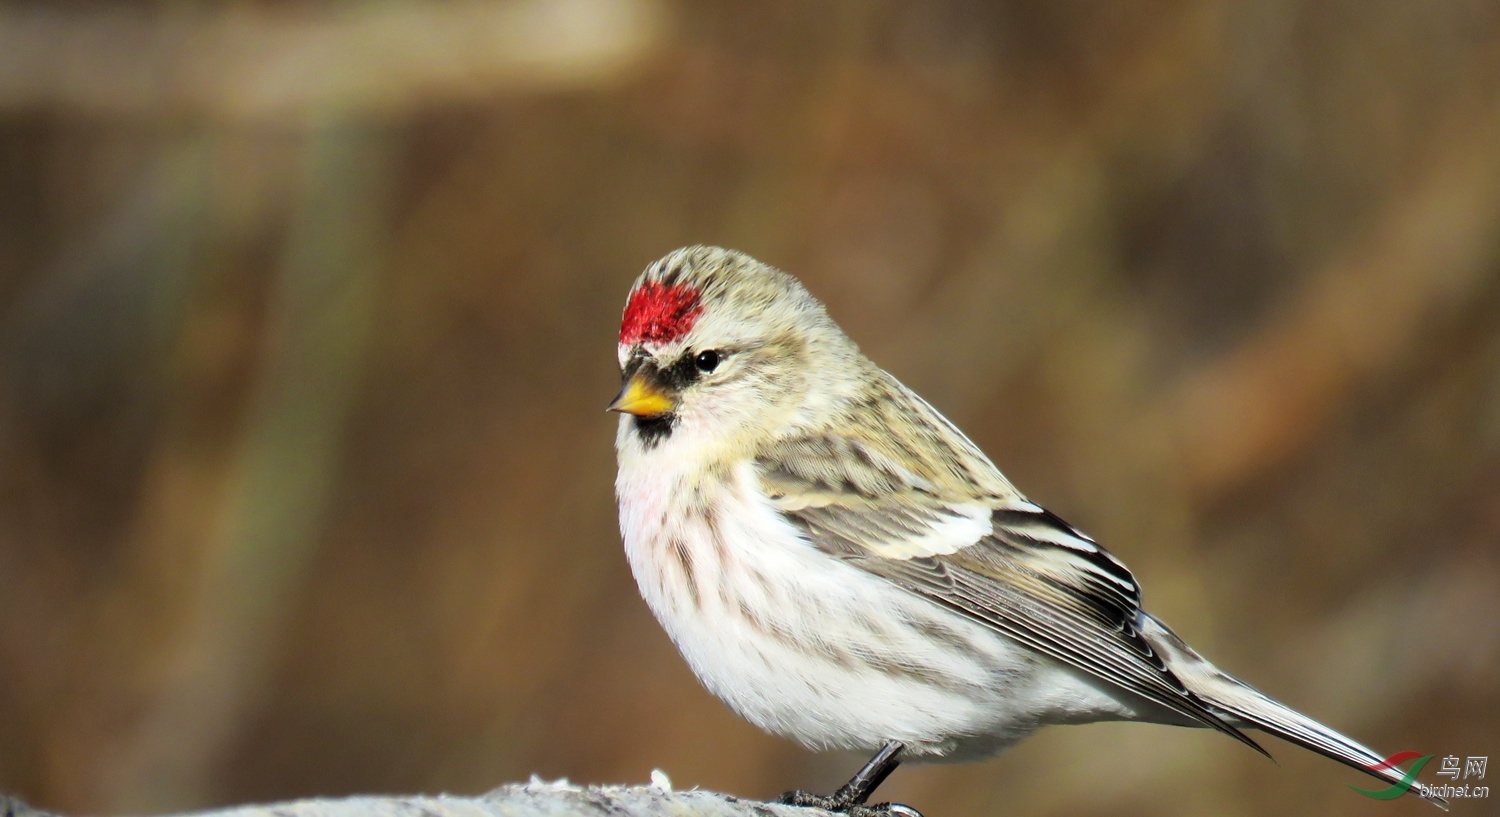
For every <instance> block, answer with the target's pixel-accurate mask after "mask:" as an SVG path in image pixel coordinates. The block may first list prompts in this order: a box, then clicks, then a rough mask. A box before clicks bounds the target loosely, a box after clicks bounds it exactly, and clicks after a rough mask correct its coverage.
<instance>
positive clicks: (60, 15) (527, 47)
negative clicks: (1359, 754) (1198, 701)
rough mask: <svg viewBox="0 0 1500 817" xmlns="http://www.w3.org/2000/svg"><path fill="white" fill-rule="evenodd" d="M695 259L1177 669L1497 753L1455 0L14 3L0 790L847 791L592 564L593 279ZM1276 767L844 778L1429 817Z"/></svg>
mask: <svg viewBox="0 0 1500 817" xmlns="http://www.w3.org/2000/svg"><path fill="white" fill-rule="evenodd" d="M691 243H717V244H723V245H727V246H732V247H736V248H739V249H742V250H744V251H747V252H749V253H751V254H753V255H756V256H758V257H760V258H762V259H763V260H766V261H769V262H771V263H774V264H776V265H778V266H781V267H783V268H785V269H788V270H790V271H792V272H794V273H795V274H797V275H799V276H800V277H802V278H803V280H804V281H805V282H806V283H807V285H808V286H809V287H810V288H811V289H812V291H813V292H814V293H816V294H817V295H819V296H820V297H821V298H823V299H824V300H825V301H826V302H827V303H828V305H829V308H830V310H831V311H832V314H833V315H834V317H835V318H836V319H837V320H839V321H840V322H841V323H842V324H843V325H844V327H845V328H846V329H847V330H848V331H849V332H850V334H851V335H852V336H853V337H854V338H855V339H856V340H857V341H859V342H860V343H861V344H862V345H863V346H864V348H865V350H866V351H867V352H868V353H869V354H871V355H872V356H873V357H874V358H875V359H876V360H877V361H879V362H881V363H882V364H884V365H885V366H886V367H887V368H889V369H891V370H892V371H894V372H895V373H896V374H897V375H898V376H899V377H901V378H902V379H904V380H905V381H906V382H907V383H908V384H910V385H911V386H913V387H914V388H916V389H917V390H918V391H920V392H921V393H922V394H924V395H925V396H926V397H927V398H929V399H930V400H931V402H932V403H934V404H935V405H936V406H937V407H939V408H940V409H941V410H943V411H944V412H945V413H947V415H948V416H949V417H950V418H952V419H953V420H954V421H956V422H957V423H958V424H959V425H960V426H961V427H963V428H964V429H966V430H967V431H968V432H970V433H971V434H972V435H973V437H974V438H975V440H976V441H977V442H979V443H980V444H981V446H982V447H983V448H984V449H985V450H987V451H988V452H989V453H990V454H991V455H992V456H993V457H994V458H995V459H996V461H997V462H999V463H1000V464H1001V465H1002V467H1004V468H1005V470H1006V471H1007V473H1008V474H1009V475H1010V477H1011V478H1012V479H1013V480H1014V481H1015V482H1016V483H1017V484H1018V485H1019V486H1020V487H1021V489H1022V490H1023V491H1026V492H1027V493H1028V494H1029V495H1030V496H1032V497H1033V498H1034V499H1037V500H1038V501H1041V502H1043V503H1045V504H1047V505H1048V506H1049V507H1051V508H1053V509H1054V510H1056V511H1057V512H1058V513H1060V514H1061V515H1062V516H1063V517H1065V518H1067V519H1069V520H1071V521H1073V522H1074V523H1075V524H1078V525H1079V526H1081V527H1082V528H1083V529H1085V530H1087V531H1089V532H1091V533H1092V534H1094V535H1095V536H1096V537H1098V538H1099V539H1100V540H1101V541H1103V542H1104V543H1106V545H1108V546H1109V547H1111V548H1112V549H1113V550H1114V551H1115V552H1116V553H1118V554H1119V555H1120V556H1121V557H1122V558H1124V559H1125V560H1126V561H1127V562H1128V563H1129V564H1130V565H1131V566H1132V567H1133V568H1134V569H1135V571H1136V572H1137V574H1138V576H1139V578H1140V579H1141V581H1142V583H1143V585H1144V587H1145V588H1146V597H1147V602H1148V605H1149V607H1150V608H1151V609H1152V610H1153V611H1155V612H1156V613H1157V614H1158V615H1160V616H1161V617H1162V618H1164V619H1165V620H1167V621H1168V622H1171V623H1173V624H1174V626H1175V627H1176V628H1177V629H1178V631H1179V632H1181V633H1182V634H1183V635H1184V636H1186V637H1187V638H1188V639H1189V640H1190V641H1192V642H1193V643H1194V644H1195V645H1197V646H1198V647H1199V648H1200V649H1201V650H1202V651H1204V652H1205V653H1206V654H1208V655H1209V656H1210V657H1212V658H1214V659H1215V660H1217V661H1218V662H1219V663H1220V664H1221V665H1222V666H1223V667H1225V668H1226V669H1228V670H1229V671H1231V672H1234V673H1236V674H1239V675H1242V676H1244V677H1246V678H1249V679H1251V680H1253V681H1254V682H1255V683H1256V684H1257V685H1259V686H1260V687H1261V688H1263V689H1264V690H1266V691H1267V692H1269V693H1271V694H1273V695H1275V696H1277V697H1280V698H1282V699H1283V700H1285V701H1287V702H1288V703H1290V704H1292V705H1294V706H1297V707H1298V708H1301V709H1303V710H1304V711H1306V712H1308V713H1310V714H1312V715H1314V716H1316V717H1318V718H1320V719H1323V720H1325V721H1327V722H1329V723H1331V724H1333V725H1336V726H1337V727H1339V728H1342V729H1344V730H1346V731H1348V732H1349V733H1351V734H1352V735H1355V736H1357V737H1359V738H1360V739H1362V740H1365V741H1367V742H1369V743H1370V744H1371V745H1373V746H1375V747H1376V748H1378V749H1380V750H1381V751H1385V752H1396V751H1400V750H1418V751H1421V752H1423V753H1424V754H1425V753H1434V754H1437V755H1438V756H1440V757H1441V756H1443V755H1449V754H1452V755H1458V756H1461V757H1463V756H1471V755H1474V756H1493V755H1500V552H1497V545H1500V5H1497V4H1495V3H1493V2H1483V1H1482V0H1428V1H1427V2H1422V3H1411V2H1408V1H1407V0H1358V2H1354V0H1332V2H1321V1H1319V2H1314V0H1305V1H1299V0H1267V1H1265V2H1223V1H1221V0H1162V1H1161V2H1145V3H1132V4H1106V3H1094V2H1084V1H1083V0H1076V1H1074V0H1065V1H1064V2H1051V1H1049V0H1011V1H1009V2H977V1H976V2H957V1H956V0H953V1H948V2H917V1H916V0H878V2H865V3H836V2H827V1H826V0H813V2H806V0H775V1H774V2H766V3H758V4H752V3H738V2H696V1H695V0H677V1H676V2H672V1H671V0H444V2H416V0H376V1H375V2H357V1H355V0H349V2H322V1H315V0H258V1H257V0H196V1H193V2H187V1H185V0H175V1H174V2H146V1H145V0H137V1H136V2H110V1H107V0H94V1H93V2H84V0H36V1H35V2H14V1H12V2H3V3H0V791H5V792H8V793H11V794H16V795H20V796H22V797H24V798H26V799H27V800H29V801H31V802H32V803H33V804H34V805H38V806H43V807H48V808H52V809H58V810H62V811H67V812H73V813H92V814H119V813H137V814H143V813H152V812H160V811H163V810H167V809H183V808H194V807H207V806H212V805H219V804H230V803H240V802H247V801H264V800H270V799H276V798H289V797H298V796H305V795H338V794H346V793H375V792H441V791H448V792H461V793H477V792H481V791H484V790H487V789H489V788H491V787H494V786H497V785H499V784H502V783H505V782H508V781H515V780H521V779H525V778H527V777H528V776H529V775H531V774H533V773H535V774H539V775H541V776H543V777H546V778H555V777H561V776H566V777H568V778H571V779H572V780H575V781H582V782H641V781H644V780H646V779H647V776H648V774H649V773H650V771H651V770H652V769H653V768H660V769H663V770H665V771H666V772H667V773H668V774H669V775H670V776H671V777H672V779H673V780H674V781H675V782H676V784H677V785H679V786H703V787H707V788H713V789H719V790H724V791H728V792H732V793H735V794H739V795H744V796H749V797H759V798H764V797H769V796H772V795H774V794H776V793H777V792H780V791H782V790H784V789H787V788H792V787H801V788H811V789H830V788H832V787H833V786H835V785H837V784H838V783H840V782H842V781H843V780H844V779H845V777H846V776H847V775H848V774H849V773H850V772H851V771H852V770H853V769H854V767H855V766H856V765H857V764H858V763H859V762H861V760H862V758H859V757H855V756H852V755H825V756H820V755H813V754H810V753H807V752H805V751H803V750H801V749H800V748H798V747H796V746H794V745H792V744H790V743H788V742H785V741H782V740H780V739H777V738H773V737H769V736H765V735H762V734H761V733H759V732H758V731H756V730H755V729H754V728H753V727H751V726H749V725H747V724H744V723H742V722H741V721H739V720H738V719H737V718H735V717H734V716H733V715H732V714H730V713H729V712H728V711H727V710H726V709H725V708H724V707H723V706H722V705H721V704H719V702H718V701H717V700H715V699H713V698H712V697H711V696H709V695H708V694H707V693H706V692H704V691H702V690H701V689H700V688H699V687H698V685H697V684H696V682H695V681H694V679H693V678H692V676H691V675H690V674H689V672H688V670H687V669H686V667H685V666H684V664H683V662H682V661H681V660H680V659H679V658H678V656H677V654H676V652H675V650H674V649H673V647H672V645H671V644H670V643H669V641H668V640H667V638H666V637H665V636H664V635H663V633H662V632H661V631H660V629H659V628H658V627H657V625H656V624H655V622H654V621H653V620H652V618H651V616H650V613H649V612H648V611H647V609H646V607H645V605H644V604H643V603H642V602H641V601H640V599H639V597H638V596H637V594H636V591H635V587H634V583H633V581H632V579H631V577H630V574H629V571H628V568H627V566H626V564H625V560H624V558H623V555H622V553H621V549H620V544H619V538H618V532H617V529H616V523H615V509H614V501H613V497H612V479H613V472H614V462H613V459H614V455H613V450H612V438H613V430H614V426H615V418H614V417H613V416H610V415H606V414H605V413H604V412H603V411H602V408H603V406H604V404H605V403H606V402H607V401H608V400H609V398H610V397H611V396H612V395H613V393H614V391H615V389H616V387H617V384H618V380H617V375H616V373H615V371H614V352H615V348H614V344H615V338H616V333H617V329H618V320H619V311H620V308H621V305H622V303H623V299H624V295H625V293H626V290H627V287H628V285H629V283H630V281H631V280H632V278H633V277H634V276H635V275H636V274H637V272H638V271H639V270H640V269H642V268H643V267H644V266H645V265H646V264H647V263H648V262H649V261H652V260H653V259H655V258H657V257H659V256H661V255H663V254H665V253H666V252H667V251H669V250H671V249H673V248H675V247H678V246H680V245H684V244H691ZM1268 746H1269V748H1271V749H1272V751H1273V752H1274V753H1275V754H1276V756H1277V758H1278V760H1279V765H1277V764H1272V763H1269V762H1266V761H1265V760H1264V759H1262V758H1260V757H1258V756H1256V755H1255V754H1254V753H1253V752H1250V751H1249V750H1247V749H1245V748H1244V747H1242V746H1239V745H1237V744H1235V743H1234V742H1233V741H1230V740H1227V739H1225V738H1223V737H1222V736H1220V735H1216V734H1211V733H1208V732H1206V731H1198V730H1177V729H1168V728H1163V727H1152V726H1143V725H1101V726H1090V727H1069V728H1059V729H1054V730H1049V731H1046V732H1043V733H1042V734H1040V735H1038V736H1037V737H1035V738H1033V739H1032V740H1031V741H1029V742H1027V743H1024V744H1022V745H1021V746H1020V747H1018V748H1016V749H1015V750H1013V751H1012V752H1010V753H1009V754H1007V755H1006V756H1004V757H1002V758H1000V759H998V760H994V761H990V762H986V763H981V764H975V765H969V766H926V767H906V768H903V769H902V770H901V771H899V772H898V773H897V775H896V776H895V777H894V778H893V779H892V781H891V782H890V783H889V784H888V788H887V789H886V790H885V791H884V792H883V793H884V794H887V795H889V796H891V797H894V798H897V799H901V800H904V801H906V802H910V803H913V804H915V805H917V806H919V807H921V808H922V809H923V810H924V811H926V813H927V814H929V815H932V817H943V815H960V814H1016V815H1020V814H1027V815H1030V814H1037V815H1041V814H1047V815H1101V816H1102V815H1112V816H1114V815H1154V816H1157V817H1161V816H1164V815H1189V814H1193V815H1196V814H1216V815H1231V816H1233V815H1252V814H1256V815H1258V814H1272V813H1275V814H1323V815H1354V814H1374V813H1379V814H1389V815H1398V814H1413V815H1416V814H1432V813H1434V812H1432V811H1430V807H1429V806H1427V805H1425V804H1423V803H1421V802H1419V801H1416V800H1415V799H1414V798H1403V799H1402V800H1399V801H1395V802H1378V801H1373V800H1366V799H1365V798H1363V797H1360V796H1358V795H1356V794H1354V793H1353V792H1351V791H1350V790H1349V789H1348V788H1347V787H1346V786H1345V783H1355V784H1358V785H1361V786H1366V787H1368V786H1369V782H1368V779H1367V778H1363V777H1362V776H1360V775H1358V774H1356V773H1354V772H1351V771H1348V770H1346V769H1344V768H1343V767H1341V766H1339V765H1337V764H1335V763H1333V762H1331V761H1327V760H1324V759H1322V758H1319V757H1316V756H1314V755H1311V754H1309V753H1306V752H1303V751H1302V750H1300V749H1296V748H1294V747H1291V746H1288V745H1285V744H1279V743H1276V742H1275V741H1268ZM1436 767H1437V763H1436V762H1434V763H1432V764H1431V766H1430V767H1429V771H1428V772H1427V773H1426V774H1424V775H1423V779H1424V780H1427V781H1429V782H1434V781H1440V780H1441V779H1440V778H1437V777H1435V775H1433V773H1432V772H1433V771H1435V770H1436ZM1469 782H1471V783H1472V782H1475V781H1473V780H1470V781H1469ZM1494 783H1496V784H1500V780H1496V781H1494ZM1496 808H1497V803H1496V802H1495V801H1494V800H1493V799H1492V800H1490V801H1479V802H1467V803H1465V802H1460V803H1457V804H1456V805H1455V813H1456V814H1479V813H1496V811H1495V809H1496Z"/></svg>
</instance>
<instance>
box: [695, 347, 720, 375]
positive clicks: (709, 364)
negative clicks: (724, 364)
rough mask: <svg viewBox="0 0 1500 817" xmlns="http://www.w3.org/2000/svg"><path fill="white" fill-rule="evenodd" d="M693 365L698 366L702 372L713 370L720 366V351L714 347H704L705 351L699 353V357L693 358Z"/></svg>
mask: <svg viewBox="0 0 1500 817" xmlns="http://www.w3.org/2000/svg"><path fill="white" fill-rule="evenodd" d="M693 365H694V366H697V367H698V371H700V372H711V371H713V370H714V369H717V368H719V353H718V351H717V350H714V349H704V350H703V351H701V352H699V353H698V356H697V357H695V358H693Z"/></svg>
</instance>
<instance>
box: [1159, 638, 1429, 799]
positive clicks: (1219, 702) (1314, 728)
mask: <svg viewBox="0 0 1500 817" xmlns="http://www.w3.org/2000/svg"><path fill="white" fill-rule="evenodd" d="M1146 618H1147V619H1148V623H1147V624H1146V627H1144V628H1143V630H1142V634H1143V635H1145V636H1146V638H1147V640H1149V641H1150V642H1151V644H1152V645H1153V646H1154V647H1156V648H1157V649H1158V650H1160V651H1161V652H1162V653H1163V654H1164V657H1166V658H1167V664H1168V666H1170V667H1171V669H1172V671H1173V673H1175V674H1176V675H1177V677H1179V678H1181V679H1182V681H1183V683H1185V684H1186V685H1187V686H1188V688H1189V689H1191V690H1192V691H1193V692H1194V694H1196V695H1197V696H1198V697H1199V698H1201V699H1203V701H1204V702H1205V703H1207V704H1209V705H1210V706H1211V707H1213V708H1214V709H1216V710H1219V711H1221V712H1223V713H1224V714H1225V715H1226V716H1228V719H1229V720H1230V721H1231V722H1232V723H1235V725H1236V726H1248V727H1254V728H1256V729H1259V730H1261V731H1263V732H1269V733H1270V734H1272V735H1275V736H1276V737H1279V738H1281V739H1282V740H1285V741H1288V742H1290V743H1295V744H1297V745H1298V746H1301V747H1303V748H1306V749H1311V750H1312V751H1314V752H1317V753H1318V754H1320V755H1323V756H1324V757H1330V758H1333V759H1334V760H1337V761H1339V762H1340V763H1344V764H1347V765H1349V766H1352V767H1354V768H1356V769H1359V770H1360V771H1362V772H1364V773H1365V774H1368V775H1371V776H1374V777H1378V778H1380V779H1381V780H1384V781H1386V782H1387V783H1390V784H1391V785H1392V787H1396V786H1405V787H1406V788H1405V791H1410V792H1411V793H1412V794H1415V795H1417V796H1418V797H1421V798H1422V799H1424V800H1426V801H1428V802H1430V803H1432V804H1433V805H1435V806H1437V807H1438V808H1440V809H1442V810H1444V811H1447V810H1448V801H1447V800H1444V799H1443V798H1442V797H1439V796H1437V795H1436V794H1431V793H1429V792H1428V791H1427V790H1426V789H1425V788H1424V787H1423V786H1421V785H1420V784H1418V783H1416V782H1415V781H1416V774H1415V771H1416V770H1415V769H1412V771H1411V772H1403V771H1402V770H1401V769H1400V768H1398V766H1397V764H1396V763H1390V762H1387V761H1386V759H1385V758H1382V757H1381V756H1380V755H1378V754H1376V753H1375V751H1374V750H1372V749H1370V748H1369V747H1367V746H1364V745H1362V744H1360V743H1358V742H1356V741H1354V740H1351V739H1350V738H1347V737H1345V736H1343V735H1341V734H1339V733H1338V732H1335V731H1334V730H1332V729H1330V728H1328V727H1327V726H1324V725H1323V724H1321V723H1318V722H1317V721H1315V720H1313V719H1312V718H1309V717H1307V716H1306V715H1303V714H1302V713H1300V712H1297V711H1296V710H1294V709H1292V708H1291V707H1288V706H1286V705H1284V704H1282V703H1280V702H1278V701H1276V700H1274V699H1272V698H1270V697H1269V696H1267V695H1264V694H1262V693H1261V692H1260V691H1259V690H1257V689H1255V688H1254V687H1252V686H1250V685H1249V684H1246V683H1245V682H1243V681H1241V680H1239V679H1238V678H1234V677H1233V676H1230V675H1227V674H1225V673H1224V672H1222V671H1220V670H1219V669H1218V668H1217V667H1215V666H1214V665H1213V664H1210V663H1209V662H1208V661H1207V660H1206V659H1204V658H1203V656H1201V655H1199V654H1198V653H1197V652H1195V651H1194V650H1193V649H1192V648H1191V647H1189V646H1188V645H1187V644H1185V643H1183V641H1182V639H1180V638H1178V637H1177V634H1176V633H1173V632H1172V631H1171V630H1170V629H1168V628H1167V626H1166V625H1165V624H1162V623H1161V622H1159V621H1157V620H1155V619H1154V618H1150V617H1149V616H1148V617H1146ZM1393 759H1394V758H1393ZM1388 791H1389V790H1388ZM1399 793H1400V790H1397V791H1396V792H1394V793H1393V794H1391V795H1390V796H1391V797H1395V796H1396V795H1397V794H1399Z"/></svg>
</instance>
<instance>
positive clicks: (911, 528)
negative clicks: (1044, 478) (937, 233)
mask: <svg viewBox="0 0 1500 817" xmlns="http://www.w3.org/2000/svg"><path fill="white" fill-rule="evenodd" d="M881 447H882V446H881V445H879V444H878V443H874V442H866V441H861V440H859V439H857V438H850V437H840V438H838V439H830V438H828V437H823V438H820V439H818V440H798V441H792V442H791V443H788V444H785V445H778V446H774V447H772V448H769V449H767V450H765V451H763V452H762V454H761V456H760V457H759V458H758V459H757V465H758V471H759V474H760V478H761V481H762V485H763V487H764V488H765V490H766V492H767V494H768V495H769V496H770V497H771V500H772V502H773V503H775V505H776V506H777V507H778V509H779V510H780V511H781V512H782V513H783V514H784V515H785V517H786V518H787V519H788V520H789V521H791V522H792V523H793V524H795V525H796V526H797V527H799V528H800V529H801V530H802V531H803V533H804V535H805V536H806V538H807V540H808V541H809V542H810V543H811V544H812V545H813V546H815V547H817V548H819V549H820V550H822V551H824V552H826V553H828V554H830V555H832V556H834V557H837V558H839V559H843V560H845V561H847V562H849V563H850V564H852V565H855V566H857V567H859V568H861V569H863V570H866V571H869V572H870V573H873V574H875V575H877V576H880V577H882V578H885V579H888V580H890V581H892V582H894V583H895V584H897V585H899V586H901V587H903V588H905V589H907V590H909V591H911V592H913V593H916V594H918V595H920V596H923V597H925V598H928V599H931V600H932V601H935V602H937V603H938V604H941V605H943V606H945V607H948V608H950V609H952V610H955V611H957V612H959V613H962V614H963V615H966V616H968V617H970V618H972V619H974V620H976V621H978V622H981V623H983V624H985V625H987V626H989V627H992V628H994V629H995V630H996V631H997V632H999V633H1002V634H1004V635H1005V636H1007V637H1009V638H1010V639H1012V640H1014V641H1016V642H1017V643H1019V644H1022V645H1024V646H1027V647H1029V648H1031V649H1033V650H1036V651H1037V652H1039V653H1042V654H1044V655H1047V656H1050V657H1052V658H1054V659H1056V660H1058V661H1061V662H1062V663H1064V664H1067V665H1068V666H1071V667H1075V668H1077V669H1079V670H1082V671H1084V672H1087V673H1089V674H1091V675H1093V676H1096V677H1098V678H1100V679H1102V680H1104V681H1107V682H1109V683H1111V684H1114V685H1115V686H1117V687H1119V688H1121V689H1125V690H1128V691H1130V692H1132V693H1135V694H1136V695H1139V696H1141V697H1142V698H1145V699H1147V700H1149V701H1152V702H1154V703H1157V704H1159V705H1161V706H1164V707H1166V708H1168V709H1170V710H1172V711H1175V712H1178V713H1181V714H1183V715H1185V716H1187V717H1189V718H1191V719H1193V720H1196V721H1199V722H1201V723H1203V724H1204V725H1206V726H1209V727H1212V728H1214V729H1217V730H1219V731H1221V732H1224V733H1226V734H1229V735H1231V736H1233V737H1235V738H1236V739H1238V740H1240V741H1243V742H1244V743H1246V744H1248V745H1250V746H1252V747H1254V748H1255V749H1256V750H1257V751H1259V752H1261V753H1262V754H1265V750H1263V749H1261V747H1260V746H1259V745H1257V744H1256V743H1255V742H1254V741H1252V740H1251V739H1250V738H1248V737H1246V736H1245V735H1244V734H1243V733H1241V732H1240V731H1239V730H1238V729H1236V728H1235V727H1234V726H1232V725H1231V724H1229V723H1227V722H1226V721H1225V720H1224V717H1223V716H1221V715H1220V714H1218V713H1217V712H1215V711H1214V710H1213V709H1212V708H1210V706H1209V705H1208V704H1206V703H1205V702H1204V701H1202V700H1201V699H1199V698H1198V697H1197V696H1196V695H1194V694H1193V693H1192V692H1191V691H1189V690H1188V688H1187V687H1186V685H1184V684H1183V682H1182V681H1181V679H1179V678H1178V677H1177V676H1176V675H1175V674H1174V673H1173V672H1172V670H1171V669H1170V668H1168V666H1167V664H1166V662H1165V660H1164V659H1163V657H1162V656H1161V655H1160V654H1159V653H1157V652H1156V651H1155V650H1154V649H1152V647H1151V645H1150V644H1149V643H1148V642H1147V641H1146V639H1145V638H1143V637H1142V636H1141V633H1140V632H1139V629H1138V627H1139V626H1140V624H1141V622H1142V615H1143V614H1142V612H1141V591H1140V586H1139V585H1137V584H1136V581H1135V577H1134V576H1132V575H1131V573H1130V570H1129V569H1127V568H1126V567H1125V565H1124V564H1122V563H1121V562H1120V561H1119V560H1118V559H1116V558H1115V557H1114V556H1112V555H1110V554H1109V552H1108V551H1106V550H1104V549H1103V548H1101V547H1100V546H1099V545H1098V544H1096V543H1095V542H1094V540H1092V539H1090V538H1089V537H1088V536H1086V535H1084V534H1083V533H1080V532H1079V531H1078V530H1077V529H1075V528H1073V527H1072V526H1070V525H1069V524H1067V523H1066V522H1064V521H1063V520H1061V519H1059V518H1058V517H1057V516H1055V515H1053V514H1052V513H1050V512H1048V511H1047V510H1045V509H1043V508H1041V507H1040V506H1037V505H1034V504H1032V503H1030V502H1027V501H1025V500H1024V499H1021V498H1020V497H1019V496H1008V497H1006V496H978V497H976V496H966V497H945V496H943V495H942V494H944V493H948V492H947V491H943V490H942V489H940V488H938V487H937V486H935V485H933V484H931V483H929V482H928V481H927V480H923V479H922V478H920V477H918V476H916V475H915V474H911V473H908V472H906V471H905V469H903V468H902V467H900V466H899V464H898V463H899V462H900V460H899V459H898V458H895V457H892V456H889V455H882V453H881V451H880V449H881Z"/></svg>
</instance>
